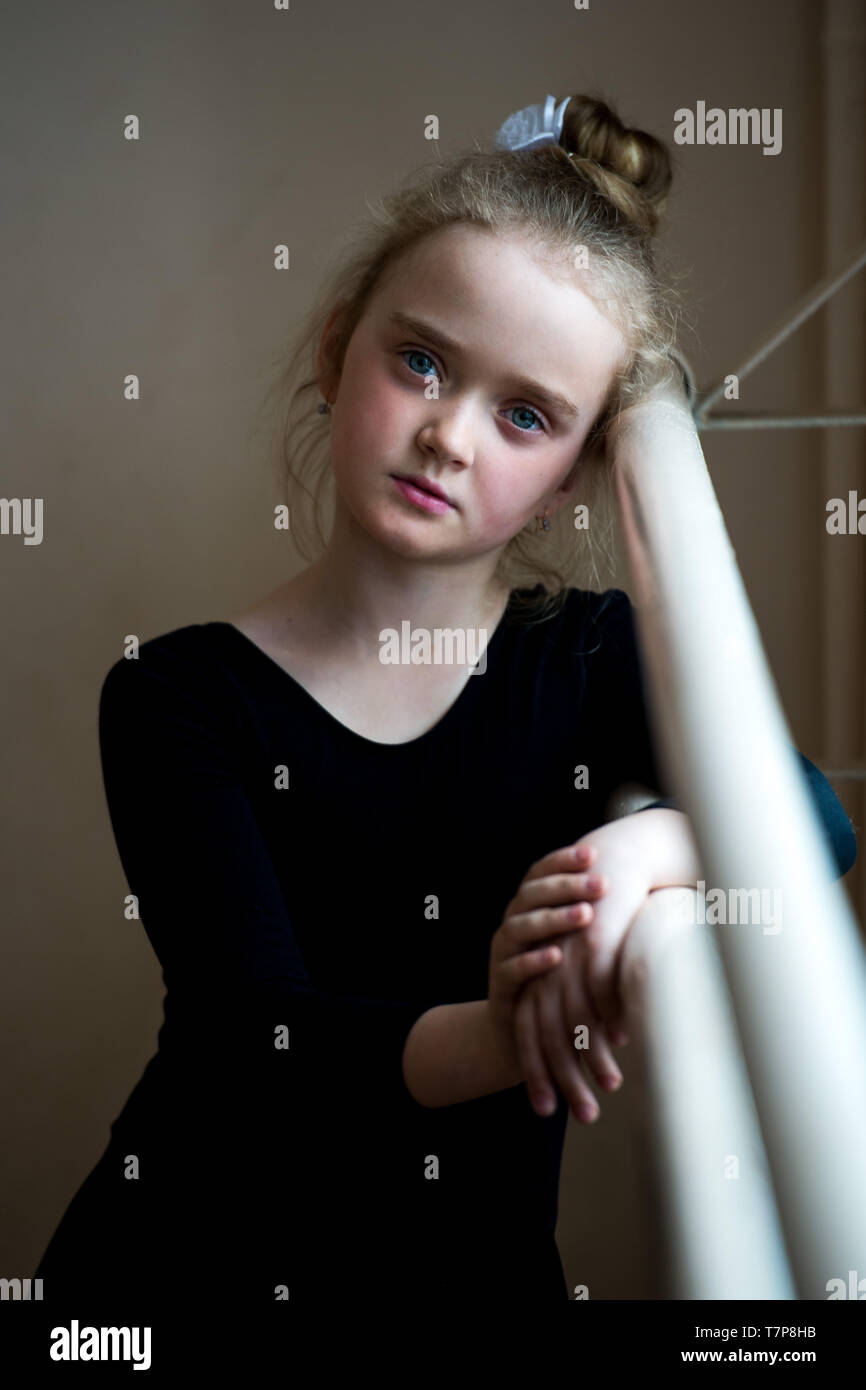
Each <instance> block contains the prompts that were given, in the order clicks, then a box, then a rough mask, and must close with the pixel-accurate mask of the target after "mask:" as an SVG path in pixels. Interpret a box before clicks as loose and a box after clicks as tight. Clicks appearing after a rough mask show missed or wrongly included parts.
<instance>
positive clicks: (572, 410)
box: [388, 309, 580, 419]
mask: <svg viewBox="0 0 866 1390" xmlns="http://www.w3.org/2000/svg"><path fill="white" fill-rule="evenodd" d="M388 322H389V323H395V324H399V326H400V327H401V328H405V329H408V331H409V332H410V333H415V334H417V335H418V337H419V338H426V339H427V341H428V342H430V343H432V344H433V346H434V347H438V348H441V349H442V351H443V352H454V353H461V352H463V351H464V349H463V348H462V347H461V346H460V344H459V343H456V342H455V341H454V339H453V338H449V337H448V335H447V333H443V332H442V330H441V329H440V328H435V327H434V326H433V325H432V324H430V323H425V321H424V320H423V319H416V318H413V316H412V315H411V314H403V313H401V312H400V310H399V309H395V311H394V313H393V314H391V315H390V316H389V319H388ZM511 382H512V385H513V386H514V387H515V389H516V390H517V391H518V392H519V393H520V394H521V395H523V396H532V397H533V398H534V399H535V400H538V401H541V402H542V403H543V404H544V405H547V406H550V408H551V410H556V411H559V413H560V415H565V416H568V417H570V418H572V419H577V418H578V416H579V415H580V410H579V409H578V407H577V406H576V405H575V404H574V402H573V401H570V400H569V399H568V397H567V396H563V395H560V393H559V392H558V391H551V390H550V388H549V387H548V386H542V384H541V382H540V381H533V380H532V378H531V377H528V376H517V377H512V378H511Z"/></svg>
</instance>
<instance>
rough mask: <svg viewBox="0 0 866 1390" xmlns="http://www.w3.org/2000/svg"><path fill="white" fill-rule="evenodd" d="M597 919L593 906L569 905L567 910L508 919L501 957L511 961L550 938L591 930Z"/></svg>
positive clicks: (535, 911) (540, 911) (547, 910)
mask: <svg viewBox="0 0 866 1390" xmlns="http://www.w3.org/2000/svg"><path fill="white" fill-rule="evenodd" d="M592 919H593V910H592V905H591V904H590V903H567V904H566V905H565V906H564V907H537V908H534V909H533V911H532V912H518V913H515V914H513V915H512V916H511V917H506V919H505V921H504V922H503V924H502V928H501V932H500V938H501V939H500V941H499V943H498V948H499V954H500V956H501V957H505V958H507V957H510V956H513V955H515V954H518V953H519V952H521V951H523V950H525V949H526V948H527V946H534V945H538V944H540V943H542V942H545V941H547V940H548V938H550V937H555V936H564V935H566V934H567V933H569V932H574V931H579V930H581V929H582V928H584V927H588V926H589V925H590V923H591V922H592Z"/></svg>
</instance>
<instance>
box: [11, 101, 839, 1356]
mask: <svg viewBox="0 0 866 1390" xmlns="http://www.w3.org/2000/svg"><path fill="white" fill-rule="evenodd" d="M552 103H553V99H552V98H548V104H547V112H546V114H547V117H548V121H547V125H546V126H544V125H542V124H541V120H539V124H538V125H537V127H533V126H532V118H533V115H534V116H538V117H539V118H541V110H540V108H539V109H538V110H537V111H535V112H534V113H529V117H528V118H527V113H521V115H520V118H519V119H518V120H517V121H516V124H515V123H514V122H512V123H511V124H510V125H509V124H507V125H506V127H504V128H503V130H504V132H505V134H504V136H503V137H502V139H501V140H500V146H502V145H504V147H500V148H498V149H496V150H493V151H481V150H476V151H474V152H472V153H470V154H467V155H464V156H462V157H460V158H456V159H454V160H452V161H450V162H447V163H437V164H435V165H434V166H432V167H431V168H429V169H427V170H425V171H424V172H423V174H421V175H420V176H418V177H416V179H415V180H414V182H413V183H411V184H409V185H407V187H406V188H405V189H404V191H402V192H400V193H399V194H397V195H396V196H394V197H392V198H391V199H390V201H389V202H388V204H387V208H386V218H385V220H384V222H383V225H382V226H381V227H374V228H373V229H372V230H371V231H370V233H369V236H368V238H367V239H366V241H365V243H364V244H363V246H362V247H361V248H360V250H358V251H357V253H356V254H355V256H354V258H353V259H352V261H351V262H350V263H349V264H348V265H347V266H346V267H345V268H344V270H343V272H342V274H341V275H340V277H339V278H338V280H337V281H336V283H335V285H334V286H333V288H332V291H331V292H330V293H329V294H328V295H327V297H326V299H325V300H323V301H322V302H321V303H320V305H319V306H318V307H317V310H316V312H315V313H314V314H313V316H312V317H311V319H310V321H309V323H308V325H307V330H306V332H305V334H304V336H303V339H302V341H301V344H300V347H299V348H298V351H297V353H296V354H295V356H294V358H293V359H292V362H291V364H290V367H289V371H288V373H287V375H286V378H285V381H284V382H283V383H282V386H284V387H287V386H288V385H289V384H290V383H291V382H292V381H293V380H294V375H293V374H294V373H296V372H297V370H298V369H299V367H300V366H302V365H303V364H306V362H307V358H306V356H305V354H306V353H309V354H310V356H309V362H310V365H311V367H312V370H308V371H306V374H305V375H303V379H302V380H301V382H300V384H299V385H298V386H297V388H296V389H295V390H294V392H293V394H291V397H290V401H289V409H288V411H287V415H286V427H285V428H286V433H285V455H286V459H287V462H288V465H289V474H290V477H291V479H292V481H293V482H294V483H296V484H298V487H299V488H300V489H301V491H303V490H304V489H306V490H307V493H308V495H309V496H310V497H313V498H314V500H315V502H316V506H317V507H318V503H319V500H320V491H321V484H322V481H323V480H324V479H326V478H332V479H333V482H334V484H335V488H334V506H335V510H334V520H333V527H332V529H331V532H330V535H329V537H328V538H327V541H325V540H324V537H323V536H322V535H321V533H320V542H321V545H320V548H319V553H318V554H317V555H316V557H315V559H314V560H313V562H312V563H310V564H309V566H308V567H307V568H306V569H305V570H303V572H302V573H300V574H299V575H297V576H296V577H295V578H293V579H290V580H289V581H288V582H287V583H286V584H284V585H283V586H282V587H280V588H278V589H277V590H276V591H275V592H273V593H271V594H269V595H268V596H267V597H265V598H263V599H261V600H260V601H259V602H256V603H254V604H252V605H251V606H250V607H248V608H247V609H246V610H245V611H244V612H243V613H239V614H237V615H235V616H233V617H232V618H230V619H229V620H219V621H212V622H206V623H202V624H192V625H189V626H186V627H182V628H180V629H178V630H176V631H173V632H170V633H167V634H165V635H164V636H161V637H156V638H153V639H151V640H149V641H146V642H145V643H144V644H143V645H142V646H141V648H140V650H139V652H138V657H137V659H135V660H125V659H119V660H118V661H117V662H116V663H115V664H114V665H113V666H112V668H111V669H110V671H109V672H108V675H107V677H106V679H105V683H104V686H103V689H102V695H101V702H100V739H101V751H102V760H103V773H104V780H105V788H106V795H107V799H108V805H109V809H110V813H111V819H112V824H113V828H114V832H115V836H116V839H117V845H118V849H119V852H120V856H121V860H122V863H123V866H124V870H125V873H126V875H127V878H128V882H129V889H130V894H131V895H134V897H133V898H132V899H131V901H132V902H133V903H135V904H136V905H137V911H138V913H139V914H140V917H141V920H142V922H143V924H144V927H145V930H146V931H147V934H148V937H149V939H150V941H151V943H152V945H153V948H154V950H155V951H156V953H157V955H158V957H159V960H160V962H161V964H162V966H163V968H164V978H165V983H166V986H167V996H166V1000H165V1022H164V1024H163V1027H162V1029H161V1031H160V1035H159V1047H158V1051H157V1053H156V1055H155V1056H154V1057H153V1058H152V1059H151V1061H150V1063H149V1064H148V1066H147V1068H146V1070H145V1072H144V1074H143V1076H142V1078H141V1080H140V1081H139V1083H138V1085H137V1086H136V1088H135V1090H134V1092H133V1094H132V1096H131V1097H130V1099H129V1101H128V1103H127V1105H126V1106H125V1108H124V1110H123V1112H122V1113H121V1115H120V1116H119V1117H118V1118H117V1119H116V1120H115V1122H114V1124H113V1125H112V1127H111V1141H110V1143H109V1145H108V1147H107V1149H106V1151H105V1153H104V1155H103V1157H102V1158H101V1160H100V1162H99V1163H98V1164H97V1166H96V1168H95V1169H94V1171H93V1172H92V1173H91V1174H90V1176H89V1177H88V1178H87V1180H86V1181H85V1183H84V1184H83V1186H82V1188H81V1189H80V1191H79V1192H78V1193H77V1195H76V1196H75V1198H74V1200H73V1202H72V1204H71V1206H70V1207H69V1210H68V1211H67V1213H66V1215H65V1216H64V1218H63V1221H62V1222H61V1224H60V1226H59V1228H58V1230H57V1232H56V1233H55V1236H54V1238H53V1240H52V1241H51V1244H50V1245H49V1247H48V1250H47V1251H46V1253H45V1255H44V1257H43V1260H42V1262H41V1264H40V1267H39V1269H38V1271H37V1274H38V1276H39V1277H42V1278H43V1280H44V1299H45V1302H46V1304H47V1305H48V1304H50V1305H51V1306H52V1309H54V1308H56V1309H57V1311H58V1313H62V1314H63V1315H66V1314H70V1315H74V1316H79V1310H81V1315H83V1311H84V1310H86V1309H90V1308H91V1307H94V1306H95V1304H96V1303H97V1302H98V1301H99V1300H100V1299H102V1298H108V1297H109V1295H112V1306H113V1307H115V1306H116V1309H117V1311H118V1314H119V1313H123V1315H124V1317H125V1321H126V1322H127V1323H130V1322H136V1321H138V1322H141V1321H142V1320H143V1318H144V1316H145V1314H146V1313H147V1312H150V1311H151V1309H152V1308H153V1307H154V1306H156V1303H157V1302H159V1303H160V1306H162V1305H163V1304H165V1303H167V1304H168V1305H169V1306H172V1307H175V1308H177V1309H178V1310H188V1309H189V1308H190V1306H191V1305H192V1303H193V1302H195V1304H196V1306H200V1305H201V1306H204V1307H206V1308H211V1309H216V1308H221V1307H223V1306H225V1305H229V1306H235V1305H236V1304H237V1305H240V1304H243V1305H244V1306H246V1307H248V1308H254V1307H259V1308H261V1307H263V1306H265V1305H267V1304H269V1303H270V1304H273V1303H274V1302H282V1301H285V1300H289V1302H290V1303H292V1304H297V1305H300V1306H302V1307H313V1306H324V1305H325V1302H326V1300H327V1301H328V1302H330V1301H331V1300H346V1301H348V1302H351V1303H352V1304H353V1305H357V1304H358V1302H359V1300H366V1301H368V1302H369V1303H370V1304H371V1305H373V1306H377V1307H381V1308H383V1309H388V1310H390V1309H393V1308H394V1307H395V1306H397V1304H398V1303H399V1302H400V1301H403V1302H407V1301H408V1302H410V1303H416V1302H420V1303H425V1304H429V1303H431V1302H439V1303H448V1302H450V1303H451V1304H457V1303H463V1304H467V1305H471V1304H473V1303H476V1302H480V1301H481V1300H483V1299H485V1298H486V1299H495V1300H496V1301H497V1302H502V1301H508V1300H519V1301H520V1302H521V1303H522V1304H524V1305H525V1304H527V1303H535V1304H538V1303H546V1302H557V1301H562V1300H565V1299H566V1298H567V1297H568V1287H567V1284H566V1280H565V1278H564V1272H563V1269H562V1265H561V1262H560V1259H559V1255H558V1252H557V1246H556V1242H555V1239H554V1229H555V1225H556V1220H557V1194H558V1181H559V1168H560V1160H561V1154H562V1146H563V1139H564V1133H565V1125H566V1121H567V1118H568V1114H569V1110H571V1111H572V1113H574V1114H575V1116H576V1117H577V1118H579V1119H580V1120H581V1122H592V1120H593V1119H595V1118H597V1117H598V1113H599V1112H598V1105H597V1102H596V1099H595V1095H594V1092H593V1089H592V1087H591V1085H590V1084H589V1083H590V1082H595V1083H596V1084H597V1086H598V1087H599V1088H600V1089H616V1087H617V1086H618V1085H619V1084H620V1081H621V1074H620V1071H619V1068H618V1066H617V1062H616V1058H615V1055H614V1050H613V1049H614V1048H615V1047H616V1046H617V1043H618V1041H622V1040H623V1039H624V1033H623V1031H622V1030H623V1028H624V1023H625V1020H624V1019H623V1017H622V1012H621V1004H620V1000H619V998H618V995H617V990H616V969H617V964H618V960H619V955H620V952H621V948H622V943H623V940H624V937H625V934H626V932H627V930H628V927H629V925H630V922H631V921H632V920H633V919H634V916H635V913H636V912H637V911H638V910H639V908H640V906H641V904H642V903H643V902H644V901H645V899H646V896H647V894H648V893H649V892H651V891H652V890H653V889H655V888H658V887H661V886H664V885H667V884H690V883H691V884H692V885H694V883H695V882H696V880H697V878H698V877H700V864H699V862H698V860H697V857H696V853H695V846H694V841H693V839H692V836H691V834H690V831H689V826H688V822H687V820H686V818H685V817H684V816H683V815H682V813H681V812H680V811H678V810H677V809H676V808H675V806H674V805H673V803H672V802H671V801H670V800H669V799H668V800H665V799H662V800H660V801H657V802H656V803H654V804H653V806H652V807H651V808H650V809H647V810H644V811H642V812H641V813H640V814H635V815H630V816H626V817H624V818H622V819H620V820H616V821H610V819H609V814H608V803H609V798H610V796H611V794H612V793H613V792H614V791H615V790H616V788H617V787H619V786H620V785H621V784H623V783H625V782H638V783H640V784H642V785H644V786H647V787H650V788H654V789H656V790H660V791H665V790H667V788H666V787H665V785H664V781H663V778H662V776H661V771H660V769H659V767H658V765H657V762H656V758H655V752H654V748H653V743H652V739H651V736H650V731H649V727H648V722H647V715H646V709H645V701H644V691H643V688H642V684H641V673H640V667H639V660H638V648H637V644H636V637H635V625H634V617H633V613H632V610H631V606H630V604H629V601H628V598H627V597H626V595H625V593H624V592H623V591H622V590H619V589H609V590H607V591H605V592H602V593H598V592H594V591H593V590H592V589H590V588H589V587H580V586H578V585H576V584H575V583H574V582H573V580H574V577H575V575H576V574H578V573H580V572H581V569H582V568H586V566H587V562H588V561H589V564H590V566H592V565H594V556H593V551H592V547H593V545H596V544H598V542H599V540H600V539H601V540H603V539H604V536H605V534H606V528H609V525H610V516H611V513H610V505H611V503H610V497H611V493H610V489H609V487H608V481H609V470H610V460H609V459H606V458H605V454H604V448H603V443H604V432H605V428H606V426H607V424H608V423H609V422H610V420H612V419H613V418H614V416H615V414H616V413H617V412H618V411H621V410H622V409H624V408H626V407H627V406H628V405H629V404H633V403H636V402H639V401H640V400H641V399H642V398H643V396H644V395H645V394H646V393H647V392H648V391H649V390H650V389H651V388H652V387H653V385H654V383H655V382H658V381H660V380H663V379H664V378H665V374H666V373H668V372H669V371H670V358H669V355H668V354H669V353H670V351H671V350H672V348H673V346H674V341H675V337H674V325H675V322H676V314H675V312H674V311H673V310H672V308H671V303H672V300H671V297H670V294H669V292H668V291H667V290H666V289H665V287H664V286H663V284H662V282H661V279H660V276H659V274H658V272H657V270H656V269H655V261H654V254H653V241H652V238H653V234H654V231H655V228H656V222H657V218H658V214H659V212H660V210H661V208H662V207H663V204H664V201H665V198H666V195H667V192H668V188H669V184H670V179H671V172H670V164H669V160H668V155H667V152H666V150H665V148H664V146H663V145H661V144H660V143H659V141H657V140H656V139H654V138H653V137H652V136H650V135H647V134H645V133H643V132H641V131H636V130H626V129H625V128H624V127H623V126H622V124H621V123H620V121H619V120H618V119H617V117H616V115H615V114H614V113H613V112H612V111H611V110H610V109H609V108H608V107H607V106H606V105H605V104H603V103H602V102H601V101H599V100H594V99H591V98H589V97H573V98H571V99H570V100H567V101H566V102H563V103H562V104H561V105H560V106H559V107H558V108H557V109H556V113H555V115H554V120H553V123H552V124H551V121H550V112H551V107H552ZM515 129H517V130H518V132H519V131H520V130H523V131H524V135H526V131H527V130H528V132H529V133H528V135H526V139H525V140H520V139H518V138H516V137H515ZM319 392H321V395H319V394H318V393H319ZM317 402H319V408H318V409H317ZM313 480H315V487H313V488H307V483H308V482H310V481H313ZM587 499H589V500H590V501H591V506H590V512H589V515H590V518H591V525H590V527H589V529H588V530H587V529H586V528H583V527H580V528H578V526H577V524H576V517H577V515H578V514H577V512H576V511H575V506H576V505H577V504H580V503H586V502H587ZM296 500H297V501H298V502H300V500H302V499H301V497H300V493H293V494H292V501H293V502H295V501H296ZM302 521H303V518H302V516H301V515H300V514H299V513H298V511H297V508H294V509H293V511H292V529H293V532H294V534H295V535H296V537H297V538H298V541H299V544H301V546H302V552H303V553H304V555H305V558H307V559H310V558H311V556H310V553H309V549H308V548H305V547H308V541H307V540H306V539H305V534H304V527H303V525H302ZM316 522H317V525H318V515H316ZM573 523H574V524H573ZM520 580H522V581H523V582H518V581H520ZM446 630H450V631H451V634H452V636H453V635H454V634H455V633H456V634H458V635H461V634H462V635H463V636H465V637H466V638H467V644H466V651H467V652H469V653H470V654H469V655H468V656H467V655H466V653H464V654H463V655H461V656H459V659H454V660H448V659H447V658H446V659H445V660H438V661H437V660H435V659H431V658H430V653H435V652H436V650H439V651H440V653H441V651H442V647H441V646H440V647H439V648H437V646H436V640H437V634H438V636H439V638H441V637H442V634H443V632H445V631H446ZM394 633H396V634H398V635H399V638H400V641H398V642H397V644H396V647H395V643H394V641H393V640H392V639H393V635H394ZM407 634H408V637H407ZM473 638H477V639H478V640H477V644H476V645H474V644H473V642H472V639H473ZM425 642H428V643H429V649H426V648H425V645H424V644H425ZM401 643H402V650H403V654H404V655H405V653H406V652H407V651H408V652H409V656H410V658H411V654H412V653H413V652H414V653H415V659H414V660H412V659H408V660H403V661H399V660H398V661H396V662H395V661H393V660H386V659H384V658H385V655H386V653H390V654H392V655H393V652H394V650H397V651H398V652H399V651H400V650H401ZM419 653H420V659H419ZM802 764H803V767H804V771H805V773H806V775H807V776H808V778H809V784H810V787H811V789H812V791H813V794H814V796H815V798H816V802H817V804H818V808H819V812H820V814H821V815H822V816H823V819H824V823H825V826H826V828H827V833H828V836H829V837H830V838H831V840H832V842H833V846H834V849H835V851H836V855H837V862H838V866H839V870H840V872H845V871H847V868H849V867H850V864H851V863H852V862H853V857H854V854H855V852H856V850H855V848H854V844H853V834H852V831H851V827H850V824H849V822H848V820H847V817H846V816H845V813H844V811H843V810H842V808H841V806H840V805H839V803H838V801H837V800H836V798H835V796H834V795H833V792H832V790H831V789H830V787H829V785H828V784H827V782H826V780H825V779H824V778H823V777H822V776H821V774H820V773H819V772H818V770H817V769H816V768H814V767H813V765H812V764H811V763H809V762H808V760H807V759H805V758H803V759H802ZM599 876H600V881H596V878H597V877H599ZM583 1023H585V1024H588V1025H589V1046H588V1047H587V1048H586V1049H582V1050H578V1049H576V1048H575V1046H574V1030H575V1029H576V1028H577V1026H578V1025H580V1024H583ZM523 1083H527V1084H526V1085H524V1084H523ZM88 1299H89V1300H91V1301H90V1302H88V1301H87V1300H88ZM212 1335H215V1336H218V1329H217V1328H213V1329H212Z"/></svg>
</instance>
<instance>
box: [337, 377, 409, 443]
mask: <svg viewBox="0 0 866 1390" xmlns="http://www.w3.org/2000/svg"><path fill="white" fill-rule="evenodd" d="M346 385H347V386H348V390H346V391H344V392H342V393H341V394H340V398H339V406H340V409H339V420H336V419H335V421H334V430H333V431H332V447H334V448H338V449H340V450H341V451H343V452H348V451H351V452H352V453H353V454H354V455H355V456H357V455H358V453H359V451H361V450H367V449H370V448H372V449H374V450H375V451H376V452H377V453H379V454H381V453H383V452H385V451H387V449H388V448H389V446H390V445H391V443H392V441H395V440H396V438H397V435H398V432H400V433H401V434H405V430H406V422H407V409H406V398H405V395H404V394H403V393H401V392H400V391H399V390H398V389H397V387H396V385H395V383H394V381H393V380H392V379H391V378H390V377H389V376H388V373H387V371H385V370H376V371H367V372H362V373H358V374H355V375H353V377H352V378H351V381H350V382H347V383H346Z"/></svg>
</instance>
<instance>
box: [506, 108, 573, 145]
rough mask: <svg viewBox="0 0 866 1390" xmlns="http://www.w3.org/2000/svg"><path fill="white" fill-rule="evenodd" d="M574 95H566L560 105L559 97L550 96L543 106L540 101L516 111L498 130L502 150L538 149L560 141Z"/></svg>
mask: <svg viewBox="0 0 866 1390" xmlns="http://www.w3.org/2000/svg"><path fill="white" fill-rule="evenodd" d="M570 101H571V97H563V99H562V101H561V102H560V103H559V105H558V106H557V105H556V97H552V96H548V97H547V98H546V99H545V102H544V105H543V106H542V104H541V102H540V101H537V102H536V103H535V105H534V106H524V107H523V109H522V110H521V111H515V112H514V113H513V115H511V116H509V117H508V118H507V120H505V121H503V123H502V125H501V126H500V127H499V129H498V130H497V132H496V137H495V138H496V144H497V146H498V148H499V149H500V150H534V149H537V148H539V147H540V146H541V145H558V144H559V141H560V136H561V135H562V122H563V119H564V117H565V108H566V106H567V105H568V103H569V102H570Z"/></svg>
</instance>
